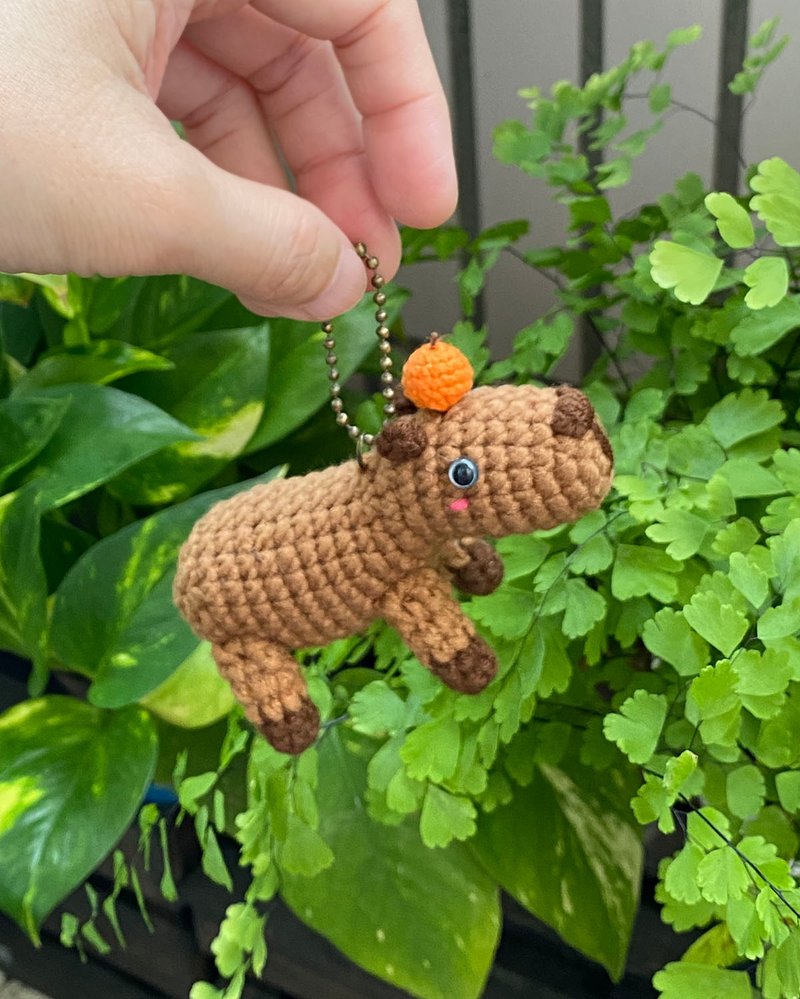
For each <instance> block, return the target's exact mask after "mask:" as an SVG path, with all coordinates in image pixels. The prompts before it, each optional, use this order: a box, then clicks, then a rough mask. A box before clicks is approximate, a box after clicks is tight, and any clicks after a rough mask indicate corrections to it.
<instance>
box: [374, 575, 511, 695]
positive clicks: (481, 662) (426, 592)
mask: <svg viewBox="0 0 800 999" xmlns="http://www.w3.org/2000/svg"><path fill="white" fill-rule="evenodd" d="M383 615H384V617H385V619H386V621H387V623H388V624H391V625H392V627H394V628H396V629H397V630H398V631H399V632H400V634H401V635H402V637H403V639H404V641H405V642H406V644H407V645H408V647H409V648H410V649H411V651H412V652H413V653H414V655H415V656H416V657H417V658H418V659H419V661H420V662H421V663H424V665H426V666H427V667H428V668H429V669H430V670H431V672H433V673H435V674H436V675H437V676H438V677H439V678H440V679H441V680H443V681H444V683H446V684H447V686H448V687H452V689H453V690H457V691H459V692H460V693H463V694H477V693H478V692H479V691H481V690H483V688H484V687H485V686H486V685H487V684H488V683H489V682H490V681H491V680H492V678H493V677H494V675H495V673H496V672H497V658H496V656H495V654H494V652H493V651H492V650H491V649H490V648H489V646H488V645H487V644H486V642H484V640H483V639H482V638H481V637H480V635H478V634H476V632H475V625H474V624H473V623H472V621H470V619H469V618H468V617H467V616H466V615H465V614H464V613H463V611H462V610H461V608H460V607H459V605H458V603H457V602H456V601H455V600H454V599H453V596H452V593H451V590H450V583H449V582H448V581H447V580H445V579H444V578H443V577H442V576H440V575H439V573H438V572H436V571H435V570H434V569H423V570H421V571H420V572H418V573H415V575H414V576H412V577H409V578H407V579H404V580H401V582H400V583H398V584H397V586H396V587H395V588H394V589H393V590H392V592H391V593H389V594H388V595H387V597H386V598H385V602H384V606H383Z"/></svg>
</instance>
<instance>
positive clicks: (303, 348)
mask: <svg viewBox="0 0 800 999" xmlns="http://www.w3.org/2000/svg"><path fill="white" fill-rule="evenodd" d="M404 298H405V295H404V294H403V293H400V292H395V293H394V294H392V295H391V296H390V297H389V301H388V303H387V305H386V310H387V312H389V318H388V320H387V322H388V323H391V322H392V320H393V318H394V317H395V316H396V315H397V313H398V312H399V309H400V305H401V304H402V302H403V299H404ZM374 308H375V306H374V305H373V303H372V299H371V298H367V297H365V298H364V300H363V301H362V302H361V304H360V305H358V306H357V307H356V308H355V309H353V310H351V311H350V312H348V313H347V314H346V315H344V316H339V317H338V319H337V320H336V324H335V325H336V356H337V358H338V361H337V364H336V367H337V369H338V371H339V375H340V380H341V381H346V380H347V379H348V378H349V377H350V375H352V374H353V372H354V371H355V370H356V368H358V366H359V365H360V364H361V363H362V362H363V361H364V359H365V358H366V357H367V355H368V354H369V353H370V351H371V350H374V348H375V343H376V338H375V321H374V319H373V311H374ZM271 331H272V355H271V358H270V368H269V377H268V379H267V385H266V391H265V393H264V398H265V406H264V414H263V416H262V418H261V422H260V423H259V425H258V428H257V429H256V431H255V433H254V434H253V436H252V438H251V440H250V443H249V444H248V448H247V450H248V452H252V451H256V450H260V449H261V448H264V447H267V446H268V445H270V444H274V443H275V442H276V441H279V440H281V439H282V438H284V437H286V436H287V435H288V434H289V433H291V432H292V431H293V430H296V429H297V428H298V427H299V426H301V425H302V424H303V423H305V421H306V420H307V419H308V418H309V417H310V416H313V415H314V413H316V412H317V410H319V409H321V408H322V407H323V406H324V405H325V404H326V403H327V402H328V400H329V398H330V382H329V381H328V370H327V367H326V365H325V350H324V348H323V346H322V341H323V339H324V334H323V333H321V332H320V331H319V326H317V325H315V324H313V323H297V322H292V321H290V320H275V321H273V322H272V324H271Z"/></svg>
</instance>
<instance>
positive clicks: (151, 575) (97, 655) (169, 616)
mask: <svg viewBox="0 0 800 999" xmlns="http://www.w3.org/2000/svg"><path fill="white" fill-rule="evenodd" d="M277 471H278V470H273V471H272V472H269V473H267V475H266V476H263V477H261V478H260V479H259V480H257V481H259V482H263V481H269V479H271V478H274V477H275V475H276V473H277ZM252 484H253V482H252V481H250V482H241V483H237V484H236V485H235V486H229V487H227V488H225V489H219V490H215V491H213V492H210V493H202V494H201V495H199V496H195V497H193V498H192V499H191V500H187V501H186V502H185V503H182V504H180V505H179V506H174V507H171V508H169V509H167V510H164V511H162V512H161V513H157V514H154V515H153V516H152V517H148V518H146V519H144V520H141V521H138V522H137V523H134V524H131V525H130V526H129V527H126V528H123V530H121V531H118V532H117V533H116V534H113V535H111V536H110V537H108V538H104V539H103V540H102V541H101V542H99V543H98V544H96V545H94V546H93V547H92V548H90V549H89V551H87V552H86V553H85V554H84V555H83V556H82V558H81V559H80V560H79V561H78V562H77V563H76V564H75V565H74V566H73V568H72V569H71V570H70V571H69V573H67V575H66V577H65V578H64V581H63V582H62V583H61V586H60V587H59V588H58V591H57V593H56V597H55V602H54V606H53V616H52V627H51V642H52V647H53V652H54V654H55V655H56V656H57V657H58V658H59V659H60V660H61V662H62V663H64V664H65V665H67V666H70V667H71V668H72V669H76V670H78V671H79V672H81V673H84V674H85V675H86V676H89V677H93V678H94V683H93V684H92V687H91V688H90V694H89V696H90V699H91V700H92V702H93V703H95V704H97V705H98V706H100V707H119V706H120V705H123V704H130V703H131V702H132V701H135V700H138V699H139V698H140V697H143V696H144V695H145V694H148V693H150V692H151V691H152V690H155V688H156V687H158V686H160V685H161V684H162V683H163V682H164V681H165V680H166V679H167V678H168V677H170V676H171V675H172V674H173V673H174V672H175V670H177V669H178V667H179V666H180V665H181V664H182V663H184V662H185V661H186V660H187V659H188V658H189V657H190V656H192V655H193V654H194V653H195V652H196V650H197V647H198V644H199V640H198V639H197V638H196V636H195V635H194V634H193V633H192V631H191V629H190V628H189V626H188V625H187V624H186V623H185V622H184V621H183V620H182V618H181V617H180V615H179V613H178V611H177V609H176V608H175V606H174V604H173V602H172V580H173V577H174V573H175V565H176V556H177V553H178V549H179V548H180V546H181V544H182V543H183V541H184V540H185V538H186V536H187V535H188V533H189V531H190V530H191V527H192V525H193V524H194V522H195V521H196V520H197V519H198V518H199V517H201V516H202V515H203V514H204V513H205V512H206V511H207V510H208V509H209V508H210V507H211V506H212V505H213V504H214V503H216V502H217V501H218V500H222V499H225V498H226V497H227V496H230V495H233V494H234V493H236V492H239V491H240V490H242V489H246V488H248V487H249V486H250V485H252ZM206 665H208V664H206ZM187 668H191V667H187Z"/></svg>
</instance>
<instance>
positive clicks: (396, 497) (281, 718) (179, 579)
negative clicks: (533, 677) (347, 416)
mask: <svg viewBox="0 0 800 999" xmlns="http://www.w3.org/2000/svg"><path fill="white" fill-rule="evenodd" d="M398 439H402V440H404V441H408V440H412V441H413V442H414V446H413V447H412V448H411V449H410V450H411V451H412V452H413V454H411V455H409V454H408V451H409V448H408V447H405V448H400V450H399V453H398V450H397V448H396V443H397V440H398ZM375 444H376V447H375V449H374V450H373V451H371V452H370V453H369V454H367V455H366V456H365V457H364V467H363V469H362V468H359V465H358V463H357V462H356V461H355V460H353V461H349V462H346V463H345V464H343V465H339V466H336V467H332V468H327V469H324V470H323V471H319V472H312V473H310V474H308V475H305V476H302V477H297V478H290V479H282V480H275V481H273V482H270V483H268V484H266V485H258V486H255V487H254V488H253V489H251V490H249V491H248V492H245V493H239V494H238V495H236V496H234V497H232V498H230V499H228V500H225V501H223V502H221V503H219V504H217V505H216V506H215V507H213V508H212V509H211V510H210V511H209V512H208V513H207V514H206V515H205V516H204V517H203V518H202V519H201V520H200V521H198V523H197V524H196V525H195V527H194V528H193V530H192V532H191V534H190V536H189V538H188V539H187V541H186V543H185V545H184V547H183V549H182V550H181V553H180V557H179V563H178V571H177V574H176V578H175V588H174V593H175V601H176V603H177V606H178V608H179V609H180V611H181V613H182V614H183V616H184V617H185V618H186V620H187V621H188V622H189V624H190V625H191V627H192V628H193V629H194V630H195V632H196V633H197V634H198V635H199V636H200V637H202V638H205V639H208V640H209V641H211V643H212V646H213V652H214V656H215V658H216V661H217V663H218V665H219V667H220V670H221V672H222V673H223V675H225V676H226V677H227V678H228V680H229V681H230V683H231V686H232V688H233V692H234V694H235V695H236V697H237V698H238V699H239V700H240V701H241V703H242V704H243V706H244V708H245V711H246V713H247V716H248V718H250V720H251V721H252V722H253V724H254V725H255V726H256V727H257V728H258V729H259V730H260V731H262V732H263V733H264V735H265V736H266V738H267V739H268V740H269V741H270V742H271V743H272V744H273V745H274V746H276V748H279V749H281V750H283V751H285V752H292V753H296V752H301V751H302V750H303V749H304V748H306V746H308V745H310V744H311V743H312V742H313V741H314V738H315V737H316V734H317V728H318V715H317V714H316V708H314V707H313V704H312V702H311V701H310V699H309V698H308V693H307V689H306V684H305V679H304V677H303V675H302V672H301V670H300V667H299V666H298V664H297V661H296V660H295V659H294V657H293V656H292V655H291V652H292V650H294V649H297V648H302V647H306V646H311V645H322V644H325V643H327V642H330V641H333V640H334V639H336V638H342V637H344V636H346V635H349V634H352V633H353V632H358V631H361V630H363V629H364V628H366V627H367V626H368V625H369V624H370V623H371V622H372V621H374V620H376V619H378V618H383V619H384V620H386V621H387V623H389V624H390V625H392V626H394V627H395V628H397V630H398V631H399V632H400V634H401V636H402V637H403V639H404V640H405V641H406V643H407V645H408V646H409V648H410V649H411V650H412V651H413V652H414V653H415V654H416V655H417V657H418V658H419V659H420V661H421V662H423V663H424V664H425V665H427V666H428V667H429V668H430V669H431V670H432V671H433V672H434V673H436V674H437V675H438V676H439V677H441V679H442V680H443V681H444V682H445V683H446V684H448V685H449V686H452V687H453V688H454V689H457V690H461V691H464V692H470V693H476V692H478V691H479V690H482V689H483V688H484V687H485V686H486V684H487V683H489V682H490V681H491V679H492V676H493V675H494V672H495V671H496V668H497V663H496V659H495V656H494V653H493V652H492V650H491V649H490V648H489V646H487V645H486V643H485V642H484V641H483V639H481V638H480V637H479V636H478V635H477V634H476V632H475V628H474V625H473V624H472V621H471V620H470V619H469V618H468V617H467V616H466V615H465V614H464V613H463V611H462V610H461V607H460V605H459V604H458V602H457V601H456V599H455V598H454V596H453V592H452V587H453V585H456V586H459V587H460V588H462V589H464V590H465V591H466V592H474V593H489V592H491V591H492V589H494V588H495V587H496V586H497V585H498V584H499V582H500V579H501V578H502V563H501V562H500V559H499V557H498V556H497V555H496V553H495V552H494V550H493V549H492V548H491V546H490V545H488V543H487V542H485V541H484V540H483V538H485V537H503V536H506V535H509V534H521V533H529V532H531V531H534V530H539V529H549V528H551V527H555V526H556V525H557V524H560V523H564V522H567V521H572V520H576V519H578V518H579V517H580V516H582V515H583V514H584V513H587V512H588V511H589V510H592V509H595V508H596V507H597V506H598V505H599V504H600V503H601V502H602V500H603V498H604V497H605V495H606V493H607V492H608V489H609V488H610V485H611V475H612V456H611V448H610V445H609V443H608V439H607V438H606V436H605V434H604V433H603V431H602V429H601V428H600V425H599V424H598V422H597V420H596V418H595V415H594V410H593V409H592V407H591V405H590V403H589V402H588V400H586V399H585V397H584V396H583V395H582V394H581V393H580V392H578V390H577V389H571V388H566V387H562V388H561V389H551V388H547V389H539V388H534V387H533V386H529V385H523V386H512V385H503V386H496V387H482V388H478V389H473V390H472V391H470V392H468V393H467V395H465V396H464V397H463V398H462V399H460V400H459V402H457V403H456V404H455V405H453V406H452V407H451V408H450V409H449V410H447V411H446V412H443V413H441V412H435V411H433V410H430V409H421V410H418V411H417V412H414V413H412V414H409V415H405V416H403V417H401V418H398V419H397V420H395V421H392V422H390V423H388V424H387V425H386V426H385V427H384V429H383V430H382V431H381V433H380V434H379V435H378V437H377V439H376V442H375ZM463 457H468V458H469V459H471V460H472V461H473V462H475V464H476V465H477V466H478V468H479V471H480V475H479V478H478V480H477V482H476V483H475V484H474V485H472V486H470V487H468V488H465V489H460V488H458V487H457V486H455V485H454V484H453V483H452V482H451V481H450V479H449V477H448V468H449V466H450V465H451V463H453V462H454V461H456V460H457V459H459V458H463ZM454 501H458V503H454ZM464 501H466V502H464ZM490 553H491V554H490Z"/></svg>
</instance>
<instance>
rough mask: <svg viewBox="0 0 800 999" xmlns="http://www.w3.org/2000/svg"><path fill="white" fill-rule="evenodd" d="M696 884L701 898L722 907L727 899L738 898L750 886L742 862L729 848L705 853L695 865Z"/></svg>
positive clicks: (722, 847)
mask: <svg viewBox="0 0 800 999" xmlns="http://www.w3.org/2000/svg"><path fill="white" fill-rule="evenodd" d="M697 883H698V885H699V886H700V891H701V893H702V895H703V898H705V899H707V900H708V901H709V902H716V903H718V904H721V905H724V904H725V903H726V902H727V901H728V899H729V898H739V896H740V895H743V894H744V893H745V892H746V891H747V889H748V887H749V885H750V875H749V872H748V870H747V868H746V867H745V865H744V863H743V861H742V860H741V859H740V858H739V857H738V856H737V855H736V854H735V853H734V852H733V850H732V849H731V848H730V847H729V846H721V847H718V848H717V849H716V850H712V851H711V852H710V853H707V854H706V855H705V857H703V859H702V860H701V861H700V863H699V864H698V865H697Z"/></svg>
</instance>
